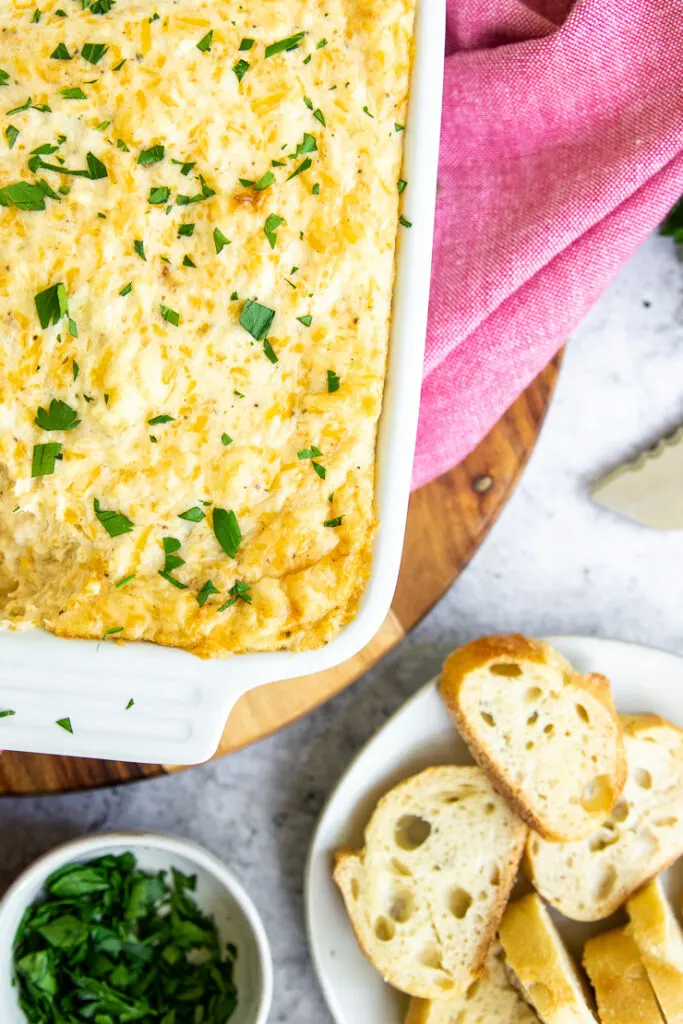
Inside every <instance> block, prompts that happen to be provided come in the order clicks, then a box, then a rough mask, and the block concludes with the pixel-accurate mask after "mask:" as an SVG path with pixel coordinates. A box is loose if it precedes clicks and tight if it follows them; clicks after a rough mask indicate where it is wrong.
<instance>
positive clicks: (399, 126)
mask: <svg viewBox="0 0 683 1024" xmlns="http://www.w3.org/2000/svg"><path fill="white" fill-rule="evenodd" d="M405 130H406V126H405V125H404V124H397V123H396V122H394V131H395V132H404V131H405Z"/></svg>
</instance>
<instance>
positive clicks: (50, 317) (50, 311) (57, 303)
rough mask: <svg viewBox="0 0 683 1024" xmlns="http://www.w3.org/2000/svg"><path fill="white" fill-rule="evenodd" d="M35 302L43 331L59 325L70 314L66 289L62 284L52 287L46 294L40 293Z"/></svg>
mask: <svg viewBox="0 0 683 1024" xmlns="http://www.w3.org/2000/svg"><path fill="white" fill-rule="evenodd" d="M34 301H35V304H36V310H37V311H38V319H39V320H40V326H41V327H42V328H43V330H44V329H45V328H46V327H49V326H50V324H57V323H59V321H60V320H61V319H62V317H63V316H66V314H67V312H68V304H67V298H66V288H65V287H64V285H63V284H62V283H61V282H60V283H59V284H53V285H50V287H49V288H46V289H45V291H44V292H39V293H38V295H36V296H35V299H34Z"/></svg>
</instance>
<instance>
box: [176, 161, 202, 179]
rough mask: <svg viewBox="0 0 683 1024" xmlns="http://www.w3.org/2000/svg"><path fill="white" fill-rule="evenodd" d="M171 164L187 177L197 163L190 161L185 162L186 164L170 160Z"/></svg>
mask: <svg viewBox="0 0 683 1024" xmlns="http://www.w3.org/2000/svg"><path fill="white" fill-rule="evenodd" d="M171 163H172V164H176V166H178V167H180V173H181V174H183V175H184V176H185V177H187V176H188V174H189V173H190V171H191V170H192V168H193V167H196V166H197V161H196V160H194V161H192V162H191V161H187V162H186V163H183V161H182V160H173V159H172V160H171Z"/></svg>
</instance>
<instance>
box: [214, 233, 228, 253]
mask: <svg viewBox="0 0 683 1024" xmlns="http://www.w3.org/2000/svg"><path fill="white" fill-rule="evenodd" d="M213 244H214V246H215V249H216V255H218V253H221V252H223V249H225V247H226V245H230V244H231V243H230V239H229V238H226V237H225V235H224V234H223V232H222V231H221V229H220V228H214V229H213Z"/></svg>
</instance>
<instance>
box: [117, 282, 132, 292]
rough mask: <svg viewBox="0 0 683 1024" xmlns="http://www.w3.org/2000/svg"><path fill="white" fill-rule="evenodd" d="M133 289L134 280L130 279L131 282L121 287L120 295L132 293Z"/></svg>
mask: <svg viewBox="0 0 683 1024" xmlns="http://www.w3.org/2000/svg"><path fill="white" fill-rule="evenodd" d="M132 290H133V282H132V281H129V282H128V284H125V285H124V286H123V288H122V289H121V291H120V292H119V295H130V293H131V292H132Z"/></svg>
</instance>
